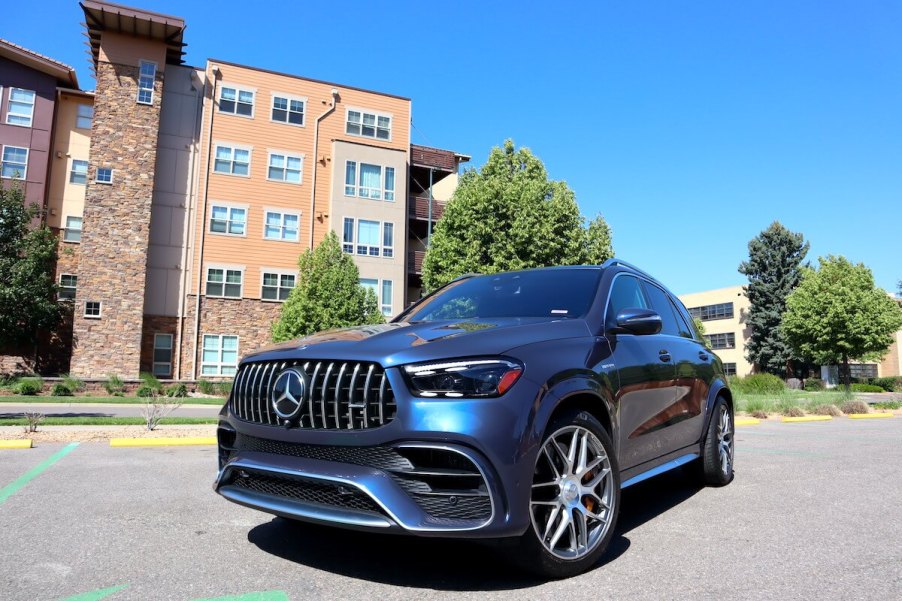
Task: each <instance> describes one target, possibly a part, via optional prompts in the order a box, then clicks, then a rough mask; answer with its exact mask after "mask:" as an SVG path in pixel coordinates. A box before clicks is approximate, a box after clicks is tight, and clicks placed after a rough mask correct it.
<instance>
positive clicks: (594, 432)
mask: <svg viewBox="0 0 902 601" xmlns="http://www.w3.org/2000/svg"><path fill="white" fill-rule="evenodd" d="M555 449H557V451H555ZM619 511H620V468H619V465H618V463H617V457H616V456H615V454H614V445H613V444H612V442H611V437H610V436H609V435H608V433H607V432H606V431H605V429H604V428H603V427H602V425H601V424H600V423H599V422H598V420H597V419H595V418H594V417H593V416H592V415H591V414H589V413H587V412H585V411H570V412H566V413H563V414H561V415H559V416H557V417H555V418H554V419H552V421H551V423H550V424H549V425H548V427H547V429H546V430H545V435H544V436H543V438H542V444H541V446H540V447H539V452H538V454H537V457H536V466H535V469H534V471H533V485H532V488H531V490H530V500H529V515H530V526H529V528H528V529H527V530H526V532H525V533H523V535H522V536H521V539H520V544H519V545H518V550H517V551H516V554H517V560H518V563H519V564H520V566H521V567H522V568H524V569H525V570H527V571H529V572H531V573H533V574H538V575H541V576H544V577H548V578H567V577H569V576H575V575H576V574H579V573H581V572H584V571H586V570H587V569H589V568H590V567H592V566H593V565H595V564H596V563H597V562H598V559H599V558H600V557H601V556H602V555H603V554H604V552H605V550H606V549H607V547H608V544H609V543H610V541H611V538H612V537H613V535H614V530H615V528H616V526H617V514H618V513H619ZM565 516H566V517H565Z"/></svg>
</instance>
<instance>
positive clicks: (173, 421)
mask: <svg viewBox="0 0 902 601" xmlns="http://www.w3.org/2000/svg"><path fill="white" fill-rule="evenodd" d="M218 422H219V420H218V419H217V418H215V417H164V418H163V419H161V420H160V425H163V426H178V425H201V424H216V423H218ZM146 423H147V422H146V421H145V420H144V418H143V417H47V418H44V419H43V420H42V421H41V424H40V425H41V426H143V425H145V424H146ZM27 424H28V421H27V420H26V419H25V418H18V417H17V418H13V419H0V426H25V425H27ZM39 427H40V426H39Z"/></svg>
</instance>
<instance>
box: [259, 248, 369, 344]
mask: <svg viewBox="0 0 902 601" xmlns="http://www.w3.org/2000/svg"><path fill="white" fill-rule="evenodd" d="M298 268H299V273H298V281H297V285H296V286H295V287H294V289H293V290H292V291H291V294H289V295H288V298H287V299H286V301H285V304H284V305H282V314H281V316H280V317H279V320H278V321H276V322H274V323H273V326H272V338H273V341H275V342H281V341H283V340H291V339H293V338H298V337H301V336H306V335H308V334H313V333H314V332H319V331H322V330H330V329H333V328H343V327H348V326H358V325H367V324H378V323H384V321H385V318H384V317H383V316H382V313H381V311H380V310H379V302H378V299H377V298H376V295H375V294H374V293H373V291H372V290H369V289H366V288H364V287H363V286H361V285H360V272H359V271H358V269H357V265H355V264H354V260H353V259H352V258H351V256H350V255H348V254H346V253H344V252H342V250H341V244H339V242H338V236H336V235H335V232H329V233H328V235H326V238H325V239H324V240H323V241H322V242H321V243H320V244H319V245H318V246H317V247H316V248H314V249H311V250H306V251H304V253H303V254H302V255H301V256H300V258H299V259H298Z"/></svg>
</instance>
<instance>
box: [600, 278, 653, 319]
mask: <svg viewBox="0 0 902 601" xmlns="http://www.w3.org/2000/svg"><path fill="white" fill-rule="evenodd" d="M624 309H648V303H647V302H646V301H645V295H644V294H643V293H642V285H641V284H640V283H639V279H638V278H634V277H633V276H631V275H621V276H617V277H616V278H615V279H614V283H613V284H612V285H611V296H610V298H609V299H608V308H607V317H606V320H607V324H606V325H607V327H608V328H613V327H615V326H616V325H617V314H618V313H620V312H621V311H623V310H624Z"/></svg>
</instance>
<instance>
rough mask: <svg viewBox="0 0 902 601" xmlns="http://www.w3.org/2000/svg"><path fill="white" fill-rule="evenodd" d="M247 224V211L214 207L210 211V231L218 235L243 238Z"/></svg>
mask: <svg viewBox="0 0 902 601" xmlns="http://www.w3.org/2000/svg"><path fill="white" fill-rule="evenodd" d="M246 224H247V209H244V208H239V207H229V206H224V205H213V208H212V209H211V211H210V231H211V232H214V233H216V234H232V235H233V236H243V235H244V233H245V225H246Z"/></svg>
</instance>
